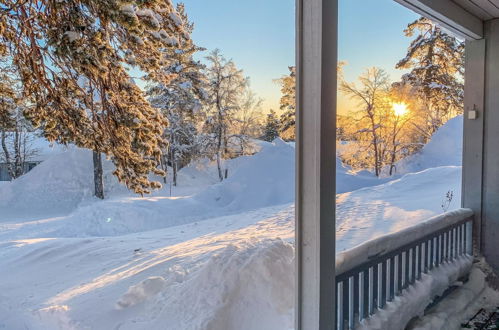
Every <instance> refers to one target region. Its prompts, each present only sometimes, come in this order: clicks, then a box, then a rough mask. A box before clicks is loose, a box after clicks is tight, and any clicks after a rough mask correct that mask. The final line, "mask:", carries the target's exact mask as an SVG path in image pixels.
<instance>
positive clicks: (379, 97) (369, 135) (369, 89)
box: [340, 67, 390, 176]
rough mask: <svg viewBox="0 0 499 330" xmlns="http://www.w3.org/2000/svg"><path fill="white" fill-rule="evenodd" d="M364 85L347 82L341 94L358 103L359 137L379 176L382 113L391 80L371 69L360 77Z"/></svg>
mask: <svg viewBox="0 0 499 330" xmlns="http://www.w3.org/2000/svg"><path fill="white" fill-rule="evenodd" d="M359 82H360V85H359V86H357V85H356V84H355V83H350V82H347V81H345V80H343V81H342V82H341V84H340V90H341V91H342V92H343V93H345V94H346V95H347V96H350V97H351V98H352V99H353V100H355V101H357V102H358V104H359V106H360V110H359V111H358V117H357V118H356V120H357V121H358V123H359V129H358V133H359V135H360V136H361V138H362V140H364V141H366V143H367V145H366V149H367V150H369V153H370V157H368V158H370V159H371V161H370V166H369V167H371V168H373V169H374V172H375V174H376V176H379V175H380V173H381V168H382V165H383V160H382V159H383V158H382V156H383V155H382V150H381V149H382V146H381V144H382V143H383V139H382V138H381V133H380V128H381V126H382V124H383V122H382V112H383V109H384V108H385V107H386V95H387V93H388V91H389V86H390V85H389V80H388V75H387V74H386V72H385V71H384V70H382V69H380V68H376V67H373V68H369V69H367V70H366V71H365V72H364V73H363V74H362V75H361V76H360V77H359Z"/></svg>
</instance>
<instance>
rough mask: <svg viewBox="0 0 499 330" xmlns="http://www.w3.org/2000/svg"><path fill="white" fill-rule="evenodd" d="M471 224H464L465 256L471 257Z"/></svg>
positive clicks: (469, 222) (470, 222)
mask: <svg viewBox="0 0 499 330" xmlns="http://www.w3.org/2000/svg"><path fill="white" fill-rule="evenodd" d="M472 225H473V223H472V221H471V220H470V221H468V222H466V254H468V255H470V256H472V255H473V241H472V237H473V236H472V235H473V232H472V230H473V227H472Z"/></svg>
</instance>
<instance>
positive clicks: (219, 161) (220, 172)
mask: <svg viewBox="0 0 499 330" xmlns="http://www.w3.org/2000/svg"><path fill="white" fill-rule="evenodd" d="M217 168H218V178H219V179H220V181H223V180H224V176H223V174H222V164H221V159H220V152H217Z"/></svg>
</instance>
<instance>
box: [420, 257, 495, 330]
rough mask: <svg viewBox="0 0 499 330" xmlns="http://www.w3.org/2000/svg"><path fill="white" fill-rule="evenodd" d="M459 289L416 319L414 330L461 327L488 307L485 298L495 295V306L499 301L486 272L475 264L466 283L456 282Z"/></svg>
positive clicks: (443, 329) (438, 329) (444, 329)
mask: <svg viewBox="0 0 499 330" xmlns="http://www.w3.org/2000/svg"><path fill="white" fill-rule="evenodd" d="M456 285H457V286H458V288H457V290H454V291H453V292H451V293H450V294H449V295H448V296H447V297H446V298H445V299H443V300H442V301H441V302H440V303H439V304H437V305H436V306H435V307H433V308H432V309H430V310H429V311H428V312H426V313H425V315H424V316H422V317H421V318H419V319H418V320H416V321H415V322H414V323H413V325H412V326H411V329H413V330H440V329H442V330H446V329H449V330H450V329H459V328H460V327H461V324H462V323H466V322H467V321H468V320H469V319H470V318H471V317H472V316H473V315H474V314H475V313H476V312H477V311H478V309H480V308H483V307H488V306H486V305H487V304H484V302H485V301H484V300H487V298H489V299H490V297H493V298H492V299H491V300H493V301H494V304H493V306H494V308H495V307H497V302H499V299H498V298H499V295H498V293H497V292H495V291H493V290H492V289H491V288H490V287H489V286H488V285H487V284H486V281H485V274H484V273H483V272H482V270H481V269H480V268H479V267H477V266H476V265H475V266H473V268H472V270H471V272H470V274H469V279H468V281H467V282H466V283H464V284H463V283H456Z"/></svg>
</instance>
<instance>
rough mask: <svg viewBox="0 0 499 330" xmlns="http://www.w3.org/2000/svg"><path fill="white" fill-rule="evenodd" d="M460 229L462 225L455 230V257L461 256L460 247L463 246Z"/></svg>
mask: <svg viewBox="0 0 499 330" xmlns="http://www.w3.org/2000/svg"><path fill="white" fill-rule="evenodd" d="M461 228H462V225H459V226H457V228H456V230H457V252H456V255H457V256H458V257H459V256H461V246H462V244H463V241H462V239H461Z"/></svg>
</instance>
